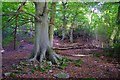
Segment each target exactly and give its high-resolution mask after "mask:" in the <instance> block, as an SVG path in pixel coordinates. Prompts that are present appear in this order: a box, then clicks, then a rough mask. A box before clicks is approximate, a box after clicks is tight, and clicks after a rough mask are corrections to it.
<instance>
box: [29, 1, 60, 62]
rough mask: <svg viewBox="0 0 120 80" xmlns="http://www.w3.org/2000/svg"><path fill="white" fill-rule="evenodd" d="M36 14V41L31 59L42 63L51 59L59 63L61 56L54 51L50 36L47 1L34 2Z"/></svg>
mask: <svg viewBox="0 0 120 80" xmlns="http://www.w3.org/2000/svg"><path fill="white" fill-rule="evenodd" d="M34 3H35V9H36V16H37V17H39V18H40V20H38V19H35V43H34V48H33V53H32V55H31V57H30V58H31V59H30V61H36V60H38V61H39V62H40V63H42V61H43V60H44V59H47V60H51V61H52V63H58V59H59V56H58V55H57V54H56V53H55V52H54V51H53V49H52V48H51V46H50V43H49V37H48V14H47V2H34Z"/></svg>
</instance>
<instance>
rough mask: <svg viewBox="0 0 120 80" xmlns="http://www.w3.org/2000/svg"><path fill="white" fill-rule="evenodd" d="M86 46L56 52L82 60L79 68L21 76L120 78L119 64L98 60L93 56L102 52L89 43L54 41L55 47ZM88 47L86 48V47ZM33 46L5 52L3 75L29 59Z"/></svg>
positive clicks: (72, 66) (69, 67)
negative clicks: (58, 75)
mask: <svg viewBox="0 0 120 80" xmlns="http://www.w3.org/2000/svg"><path fill="white" fill-rule="evenodd" d="M77 45H82V46H83V45H84V47H83V48H81V49H69V50H57V51H56V52H57V53H58V54H60V55H61V56H65V57H68V58H70V59H72V60H77V59H81V60H82V61H83V62H84V63H83V64H82V65H81V66H80V67H77V66H75V65H73V64H69V65H68V66H67V67H66V68H65V69H63V70H61V69H58V68H53V69H52V72H51V73H50V72H46V73H41V72H35V73H32V74H24V75H20V76H19V77H21V78H54V77H53V75H54V74H57V73H60V72H66V73H68V74H69V75H70V77H73V78H88V77H94V78H120V76H119V73H120V67H119V65H118V64H115V63H111V62H109V63H108V62H107V61H106V60H104V59H105V58H104V57H101V58H97V57H94V56H93V53H94V52H102V51H101V50H99V49H96V48H93V49H91V48H90V46H88V44H87V43H83V42H82V44H81V43H73V44H71V43H65V42H64V43H62V42H61V41H60V40H59V39H57V38H55V39H54V47H63V48H64V47H68V46H77ZM86 45H87V46H86ZM85 46H86V47H85ZM32 48H33V44H28V43H26V44H24V45H23V46H22V48H20V49H18V50H17V51H5V52H4V53H3V55H2V61H3V65H2V70H3V74H4V73H6V72H11V71H12V68H11V67H12V65H13V64H18V62H20V61H24V60H26V59H28V57H29V56H30V53H31V51H32Z"/></svg>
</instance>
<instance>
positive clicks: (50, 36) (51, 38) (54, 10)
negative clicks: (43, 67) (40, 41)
mask: <svg viewBox="0 0 120 80" xmlns="http://www.w3.org/2000/svg"><path fill="white" fill-rule="evenodd" d="M51 9H52V11H51V14H50V28H49V39H50V45H51V47H53V37H54V19H55V14H56V2H52V6H51Z"/></svg>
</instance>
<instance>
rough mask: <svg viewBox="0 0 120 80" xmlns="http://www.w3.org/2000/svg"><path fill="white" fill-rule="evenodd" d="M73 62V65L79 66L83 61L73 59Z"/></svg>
mask: <svg viewBox="0 0 120 80" xmlns="http://www.w3.org/2000/svg"><path fill="white" fill-rule="evenodd" d="M73 63H74V64H75V66H77V67H80V66H81V64H83V61H82V60H81V59H78V60H74V61H73Z"/></svg>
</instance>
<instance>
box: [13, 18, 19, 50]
mask: <svg viewBox="0 0 120 80" xmlns="http://www.w3.org/2000/svg"><path fill="white" fill-rule="evenodd" d="M17 27H18V17H16V26H15V31H14V50H15V49H16V33H17Z"/></svg>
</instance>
